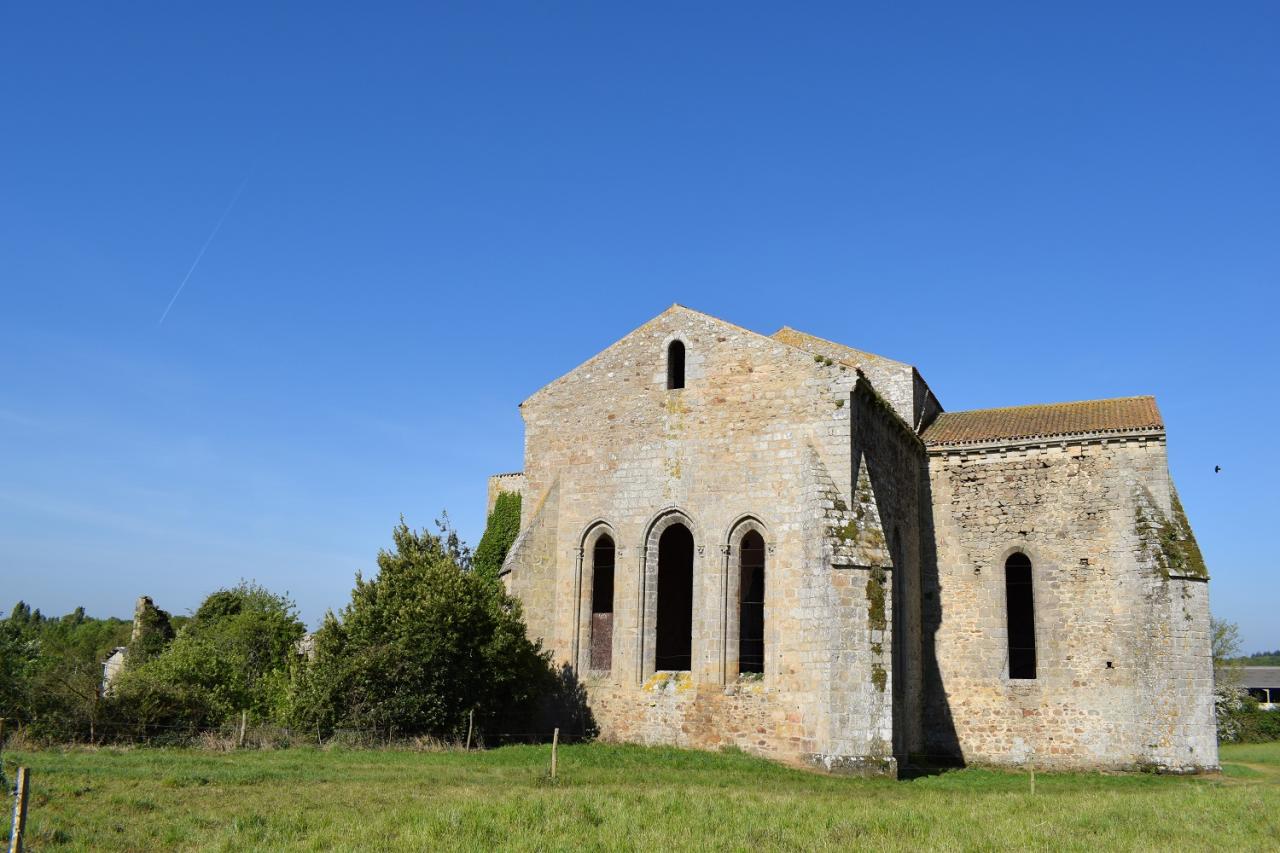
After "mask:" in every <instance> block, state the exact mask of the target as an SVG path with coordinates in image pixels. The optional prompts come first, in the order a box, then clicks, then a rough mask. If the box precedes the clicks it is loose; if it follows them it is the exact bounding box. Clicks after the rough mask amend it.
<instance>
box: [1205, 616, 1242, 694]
mask: <svg viewBox="0 0 1280 853" xmlns="http://www.w3.org/2000/svg"><path fill="white" fill-rule="evenodd" d="M1209 635H1210V638H1209V645H1210V650H1211V652H1212V654H1213V680H1214V683H1215V684H1216V685H1218V686H1219V687H1227V688H1235V687H1238V686H1239V684H1240V676H1241V674H1242V673H1241V672H1240V662H1239V660H1238V657H1239V655H1240V627H1239V626H1238V625H1236V624H1235V623H1234V622H1228V621H1227V620H1225V619H1219V618H1218V617H1217V616H1210V617H1209Z"/></svg>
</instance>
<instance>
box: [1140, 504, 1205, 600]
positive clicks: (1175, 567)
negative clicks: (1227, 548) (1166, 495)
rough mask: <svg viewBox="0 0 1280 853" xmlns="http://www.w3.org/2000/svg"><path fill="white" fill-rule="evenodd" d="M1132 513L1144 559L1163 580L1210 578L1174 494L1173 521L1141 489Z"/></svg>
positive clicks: (1171, 505)
mask: <svg viewBox="0 0 1280 853" xmlns="http://www.w3.org/2000/svg"><path fill="white" fill-rule="evenodd" d="M1136 504H1137V506H1136V508H1135V510H1134V532H1135V533H1136V534H1137V536H1138V541H1139V542H1140V543H1141V546H1142V553H1143V555H1144V556H1145V557H1146V558H1147V559H1148V560H1149V561H1150V562H1151V563H1152V564H1153V565H1154V567H1155V569H1156V571H1157V572H1159V573H1160V576H1161V577H1162V578H1164V579H1165V580H1168V579H1169V578H1170V577H1191V578H1205V579H1207V578H1208V577H1209V567H1208V566H1207V565H1205V562H1204V555H1203V554H1202V553H1201V552H1200V545H1199V544H1198V543H1197V542H1196V537H1195V534H1194V533H1192V531H1191V523H1190V522H1189V521H1188V520H1187V513H1186V511H1185V510H1184V509H1183V508H1182V501H1181V500H1179V498H1178V493H1177V491H1173V492H1172V494H1171V495H1170V507H1171V509H1172V513H1171V515H1172V517H1170V515H1166V514H1165V513H1164V512H1163V511H1162V510H1161V509H1160V507H1159V505H1157V504H1156V501H1155V498H1154V496H1153V495H1152V494H1151V492H1150V491H1149V490H1147V489H1146V488H1143V489H1142V490H1141V491H1140V492H1139V494H1138V495H1137V501H1136Z"/></svg>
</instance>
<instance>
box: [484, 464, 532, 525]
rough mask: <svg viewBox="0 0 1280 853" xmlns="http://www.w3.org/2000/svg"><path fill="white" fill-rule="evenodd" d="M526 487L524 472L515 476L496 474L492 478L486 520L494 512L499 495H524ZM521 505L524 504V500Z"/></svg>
mask: <svg viewBox="0 0 1280 853" xmlns="http://www.w3.org/2000/svg"><path fill="white" fill-rule="evenodd" d="M524 485H525V484H524V472H522V471H517V472H515V473H514V474H494V475H493V476H492V477H490V478H489V488H488V495H487V496H486V501H485V506H484V515H485V518H488V517H489V514H490V513H492V512H493V505H494V504H495V503H497V501H498V495H500V494H502V493H503V492H514V493H515V494H518V495H524ZM521 503H522V504H523V500H522V501H521ZM521 514H523V513H521Z"/></svg>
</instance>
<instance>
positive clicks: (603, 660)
mask: <svg viewBox="0 0 1280 853" xmlns="http://www.w3.org/2000/svg"><path fill="white" fill-rule="evenodd" d="M613 566H614V547H613V539H612V538H610V537H609V536H608V535H607V534H606V535H604V536H601V537H600V538H599V539H597V540H596V546H595V548H594V549H592V551H591V668H592V669H597V670H609V669H611V668H612V667H613Z"/></svg>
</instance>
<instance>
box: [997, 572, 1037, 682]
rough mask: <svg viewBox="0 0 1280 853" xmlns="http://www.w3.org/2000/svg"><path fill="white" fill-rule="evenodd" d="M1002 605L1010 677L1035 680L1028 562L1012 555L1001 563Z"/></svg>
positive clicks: (1034, 646)
mask: <svg viewBox="0 0 1280 853" xmlns="http://www.w3.org/2000/svg"><path fill="white" fill-rule="evenodd" d="M1004 578H1005V604H1006V613H1007V617H1008V620H1009V622H1008V627H1009V677H1010V678H1028V679H1029V678H1035V677H1036V619H1035V598H1034V594H1033V593H1032V589H1031V560H1029V559H1027V556H1026V555H1025V554H1013V555H1012V556H1010V557H1009V559H1008V560H1006V561H1005V564H1004Z"/></svg>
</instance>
